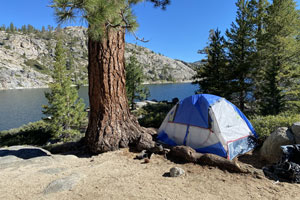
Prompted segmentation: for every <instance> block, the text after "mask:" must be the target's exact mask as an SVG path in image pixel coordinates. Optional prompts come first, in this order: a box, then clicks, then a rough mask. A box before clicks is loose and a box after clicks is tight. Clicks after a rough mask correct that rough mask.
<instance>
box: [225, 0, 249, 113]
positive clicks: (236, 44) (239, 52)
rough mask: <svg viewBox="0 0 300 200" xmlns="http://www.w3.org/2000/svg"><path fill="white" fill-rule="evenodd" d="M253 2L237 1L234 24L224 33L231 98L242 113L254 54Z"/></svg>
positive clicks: (246, 0)
mask: <svg viewBox="0 0 300 200" xmlns="http://www.w3.org/2000/svg"><path fill="white" fill-rule="evenodd" d="M254 5H255V1H254V0H249V1H248V0H238V1H237V3H236V6H237V8H238V9H237V17H236V20H235V23H232V24H231V28H230V29H229V30H227V31H226V36H227V38H228V43H227V44H228V51H229V54H228V56H229V60H230V71H231V74H233V75H234V76H233V77H232V82H231V85H232V92H233V94H232V97H231V99H233V100H234V99H235V98H236V99H237V102H238V103H239V108H240V109H241V110H242V111H244V109H245V103H246V102H247V101H248V99H247V98H248V95H249V93H251V92H252V85H253V77H252V72H253V71H254V67H255V66H254V65H253V59H254V53H255V42H254V36H255V28H254V21H253V20H254V14H255V13H254V9H255V6H254Z"/></svg>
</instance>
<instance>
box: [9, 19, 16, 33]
mask: <svg viewBox="0 0 300 200" xmlns="http://www.w3.org/2000/svg"><path fill="white" fill-rule="evenodd" d="M9 31H10V32H11V33H14V32H15V26H14V24H13V23H12V22H11V23H10V25H9Z"/></svg>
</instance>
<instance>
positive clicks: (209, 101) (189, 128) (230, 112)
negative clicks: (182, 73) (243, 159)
mask: <svg viewBox="0 0 300 200" xmlns="http://www.w3.org/2000/svg"><path fill="white" fill-rule="evenodd" d="M255 138H257V134H256V133H255V131H254V128H253V127H252V125H251V123H250V122H249V120H248V119H247V118H246V116H245V115H244V114H243V113H242V112H241V111H240V110H239V109H238V108H237V107H236V106H235V105H233V104H232V103H230V102H229V101H227V100H226V99H224V98H221V97H219V96H215V95H210V94H197V95H193V96H190V97H187V98H185V99H184V100H181V101H180V102H179V103H178V104H176V105H175V106H174V107H173V108H172V109H171V110H170V111H169V113H168V114H167V116H166V117H165V119H164V121H163V123H162V124H161V126H160V128H159V130H158V137H157V139H158V140H159V141H160V142H162V143H165V144H168V145H171V146H176V145H186V146H190V147H192V148H193V149H195V150H196V151H197V152H199V153H213V154H216V155H219V156H222V157H225V158H227V159H229V160H232V159H233V158H234V157H236V156H237V155H240V154H243V153H246V152H248V151H250V150H252V149H253V148H254V147H255V146H256V142H255Z"/></svg>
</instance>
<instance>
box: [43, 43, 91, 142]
mask: <svg viewBox="0 0 300 200" xmlns="http://www.w3.org/2000/svg"><path fill="white" fill-rule="evenodd" d="M65 56H66V55H65V50H64V49H63V46H62V42H61V41H58V42H57V44H56V48H55V63H54V71H53V74H52V78H53V83H50V85H49V88H50V92H47V93H45V96H46V98H47V100H48V104H49V105H45V106H43V107H44V111H43V113H44V114H46V115H49V116H50V119H48V118H47V119H45V121H46V122H47V123H48V124H49V127H50V128H51V131H52V132H53V137H54V138H64V139H65V138H68V137H69V136H70V134H71V133H74V132H75V133H76V131H74V130H75V129H77V130H78V128H79V127H80V125H81V123H82V121H83V120H84V118H85V117H86V114H85V112H84V107H85V106H84V103H83V100H82V99H79V98H78V92H77V90H76V88H75V87H72V82H71V80H70V77H69V74H68V72H67V70H66V58H65ZM72 129H74V130H73V131H72Z"/></svg>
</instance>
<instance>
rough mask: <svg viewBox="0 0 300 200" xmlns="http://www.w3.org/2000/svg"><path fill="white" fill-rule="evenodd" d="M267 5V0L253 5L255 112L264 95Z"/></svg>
mask: <svg viewBox="0 0 300 200" xmlns="http://www.w3.org/2000/svg"><path fill="white" fill-rule="evenodd" d="M268 7H269V2H268V1H267V0H258V2H257V3H256V5H255V19H254V22H255V30H256V32H255V40H256V44H255V49H256V50H255V56H254V59H253V63H254V66H255V67H254V71H253V80H254V81H253V83H254V89H253V97H254V100H255V101H254V104H253V105H254V106H253V107H252V109H253V110H254V112H255V113H259V109H260V108H259V105H260V102H261V101H262V97H263V96H264V94H263V93H264V92H263V89H262V87H264V84H265V81H264V68H265V67H266V66H267V62H266V60H265V57H266V56H265V55H266V51H265V42H266V19H267V17H268V12H267V8H268Z"/></svg>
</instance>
